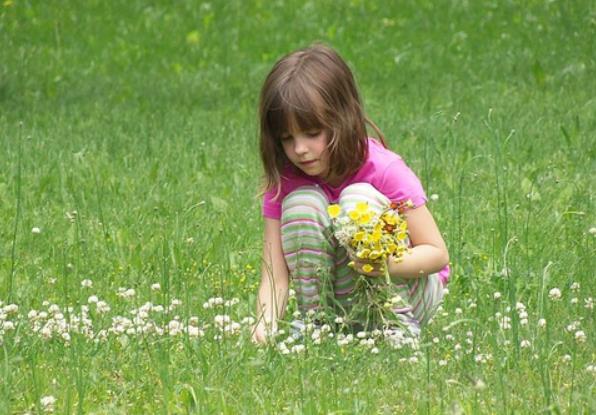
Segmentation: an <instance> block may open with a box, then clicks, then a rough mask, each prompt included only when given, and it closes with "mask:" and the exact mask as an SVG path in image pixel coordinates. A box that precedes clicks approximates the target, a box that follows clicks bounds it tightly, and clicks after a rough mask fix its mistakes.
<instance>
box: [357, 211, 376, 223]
mask: <svg viewBox="0 0 596 415" xmlns="http://www.w3.org/2000/svg"><path fill="white" fill-rule="evenodd" d="M371 219H372V215H371V214H370V212H366V213H362V214H360V218H359V219H354V220H357V221H358V224H359V225H366V224H367V223H368V222H370V220H371Z"/></svg>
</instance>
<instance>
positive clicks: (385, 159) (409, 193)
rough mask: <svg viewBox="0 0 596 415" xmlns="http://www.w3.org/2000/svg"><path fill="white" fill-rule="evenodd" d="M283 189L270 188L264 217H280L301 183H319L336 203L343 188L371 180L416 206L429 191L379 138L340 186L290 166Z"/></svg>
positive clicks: (383, 190)
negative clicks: (285, 203) (293, 192)
mask: <svg viewBox="0 0 596 415" xmlns="http://www.w3.org/2000/svg"><path fill="white" fill-rule="evenodd" d="M282 176H283V177H282V180H281V192H280V194H279V196H278V197H277V199H275V194H276V190H277V189H272V190H269V191H268V192H266V193H265V195H264V197H263V216H265V217H268V218H272V219H280V218H281V203H282V201H283V199H284V198H285V197H286V196H287V195H288V194H289V193H291V192H292V191H294V190H295V189H297V188H298V187H300V186H306V185H311V186H312V185H317V186H318V187H319V188H320V189H321V190H323V191H324V192H325V194H326V195H327V198H328V199H329V202H330V203H336V202H337V201H338V199H339V195H340V193H341V191H342V190H343V189H344V188H346V187H347V186H349V185H351V184H353V183H370V184H371V185H372V186H373V187H374V188H375V189H377V190H378V191H379V192H381V193H382V194H384V195H385V196H387V198H388V199H389V200H391V201H392V202H398V203H399V202H405V201H407V200H408V199H409V200H411V201H412V203H413V204H414V206H415V207H418V206H421V205H423V204H425V203H426V200H427V199H426V194H425V193H424V189H423V188H422V184H421V183H420V180H419V179H418V177H416V175H415V174H414V172H413V171H412V170H411V169H410V168H409V167H408V166H407V165H406V163H405V162H404V161H403V160H402V158H401V157H400V156H398V155H397V154H395V153H394V152H392V151H391V150H388V149H386V148H385V147H383V145H382V144H381V143H379V142H378V141H376V140H374V139H372V138H369V139H368V156H367V158H366V161H365V162H364V164H363V165H362V167H360V169H359V170H358V171H357V172H356V173H355V174H354V175H352V176H351V177H350V178H348V179H347V180H346V181H344V182H343V183H342V184H341V185H339V186H338V187H333V186H330V185H329V184H327V183H325V182H324V181H322V180H321V179H319V178H318V177H312V176H308V175H306V174H304V173H303V172H302V171H300V170H299V169H298V168H296V167H294V166H293V165H288V166H287V167H286V168H285V170H284V172H283V175H282Z"/></svg>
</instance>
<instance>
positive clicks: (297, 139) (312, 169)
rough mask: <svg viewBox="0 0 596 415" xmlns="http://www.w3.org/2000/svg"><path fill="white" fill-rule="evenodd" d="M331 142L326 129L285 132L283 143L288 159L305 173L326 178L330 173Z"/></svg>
mask: <svg viewBox="0 0 596 415" xmlns="http://www.w3.org/2000/svg"><path fill="white" fill-rule="evenodd" d="M328 143H329V138H328V134H327V132H326V131H325V130H322V129H315V130H307V131H292V132H285V133H283V134H282V136H281V144H282V147H283V149H284V152H285V153H286V156H287V157H288V159H289V160H290V161H291V162H292V164H294V166H296V167H298V168H299V169H300V170H302V171H303V172H304V173H305V174H307V175H309V176H316V177H319V178H321V179H325V178H326V177H327V176H328V174H329V150H328V149H327V145H328Z"/></svg>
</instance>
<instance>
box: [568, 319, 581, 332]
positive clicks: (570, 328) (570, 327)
mask: <svg viewBox="0 0 596 415" xmlns="http://www.w3.org/2000/svg"><path fill="white" fill-rule="evenodd" d="M580 324H581V323H580V322H579V321H578V320H576V321H572V322H571V323H569V324H568V325H567V327H565V330H567V331H568V332H572V331H576V330H577V329H579V326H580Z"/></svg>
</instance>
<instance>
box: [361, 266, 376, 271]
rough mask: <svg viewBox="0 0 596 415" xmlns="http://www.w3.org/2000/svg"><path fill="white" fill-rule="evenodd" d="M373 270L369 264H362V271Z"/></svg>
mask: <svg viewBox="0 0 596 415" xmlns="http://www.w3.org/2000/svg"><path fill="white" fill-rule="evenodd" d="M373 270H374V268H373V266H372V265H370V264H364V265H363V266H362V271H364V272H372V271H373Z"/></svg>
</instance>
